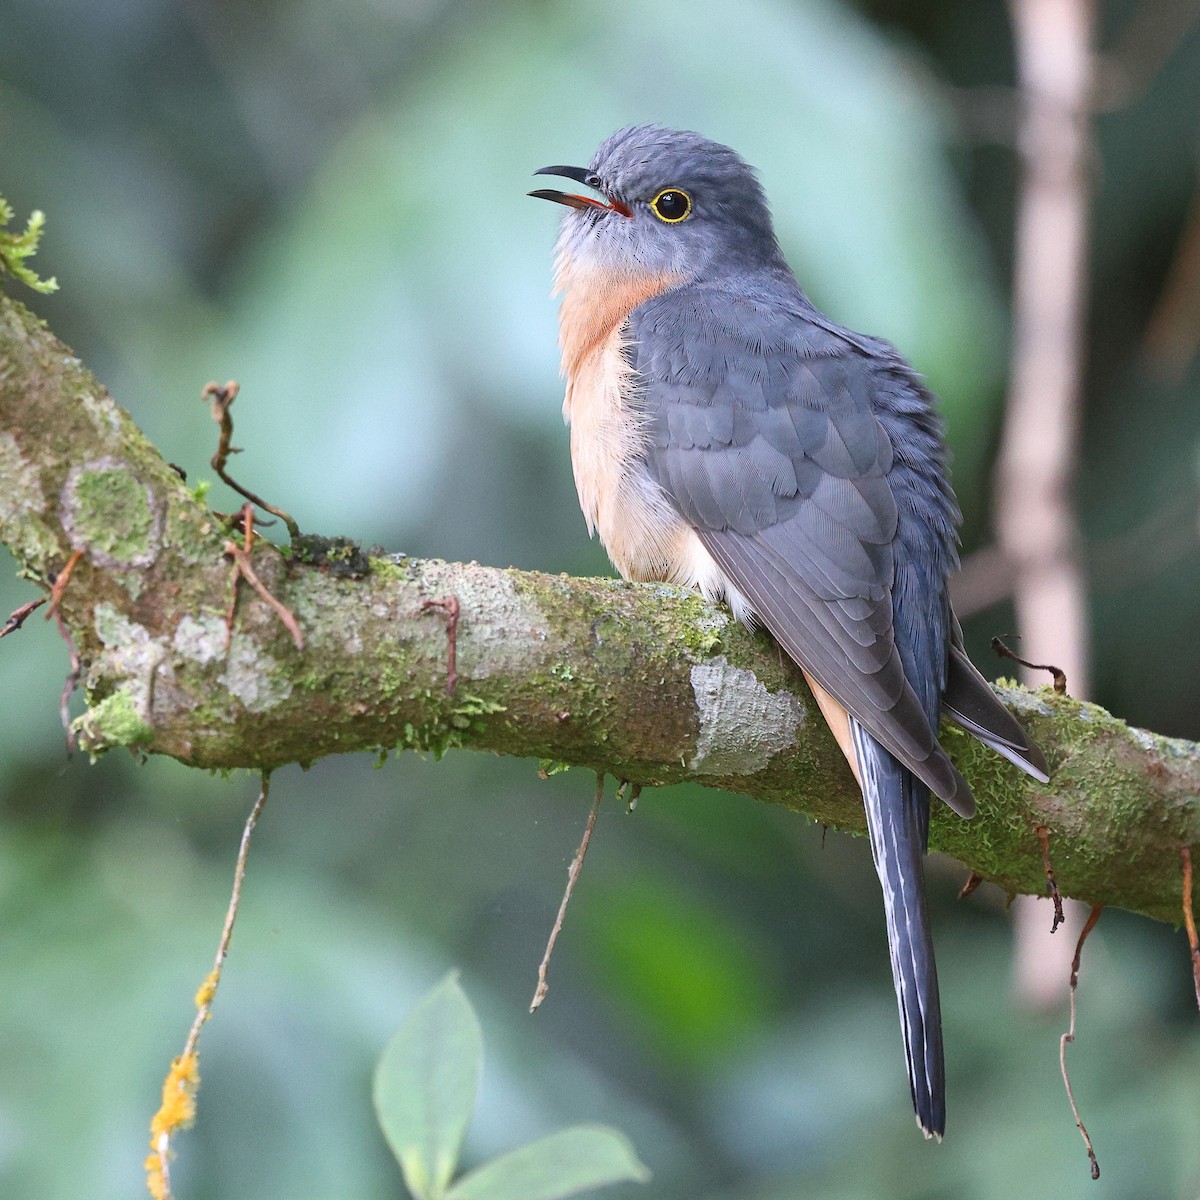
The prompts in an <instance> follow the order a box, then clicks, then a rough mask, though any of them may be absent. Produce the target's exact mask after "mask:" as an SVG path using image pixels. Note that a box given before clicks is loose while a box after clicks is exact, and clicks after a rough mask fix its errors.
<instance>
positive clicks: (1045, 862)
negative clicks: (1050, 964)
mask: <svg viewBox="0 0 1200 1200" xmlns="http://www.w3.org/2000/svg"><path fill="white" fill-rule="evenodd" d="M1036 832H1037V836H1038V841H1039V842H1041V843H1042V869H1043V870H1044V871H1045V872H1046V886H1047V887H1048V888H1049V889H1050V899H1051V900H1053V901H1054V920H1053V921H1052V922H1051V923H1050V932H1051V933H1057V932H1058V927H1059V926H1060V925H1061V924H1062V923H1063V921H1065V920H1066V918H1065V917H1064V916H1063V902H1062V893H1061V892H1060V891H1059V890H1058V881H1057V880H1056V879H1055V878H1054V868H1053V867H1052V866H1051V865H1050V831H1049V830H1048V829H1047V828H1046V827H1045V825H1039V826H1038V827H1037V830H1036Z"/></svg>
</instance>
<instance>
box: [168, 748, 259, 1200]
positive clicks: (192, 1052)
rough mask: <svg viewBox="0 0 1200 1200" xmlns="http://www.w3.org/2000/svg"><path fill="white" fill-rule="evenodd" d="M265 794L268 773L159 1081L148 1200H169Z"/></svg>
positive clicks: (193, 1107)
mask: <svg viewBox="0 0 1200 1200" xmlns="http://www.w3.org/2000/svg"><path fill="white" fill-rule="evenodd" d="M270 790H271V773H270V771H264V772H263V773H262V787H261V789H260V790H259V793H258V799H257V800H256V801H255V802H254V807H253V808H252V809H251V810H250V815H249V816H248V817H247V818H246V825H245V827H244V828H243V830H242V841H241V845H240V846H239V847H238V854H237V863H236V865H235V866H234V871H233V890H232V892H231V893H230V896H229V907H228V908H227V909H226V911H225V924H224V927H223V928H222V929H221V938H220V941H219V942H218V943H217V956H216V958H215V960H214V961H213V968H212V970H211V971H209V973H208V974H207V975H206V976H205V978H204V982H203V983H202V984H201V985H200V987H199V990H198V991H197V992H196V1016H195V1019H194V1020H193V1021H192V1027H191V1029H189V1030H188V1035H187V1040H186V1041H185V1042H184V1044H183V1053H182V1054H181V1055H180V1056H179V1057H178V1058H177V1059H175V1060H174V1061H173V1062H172V1063H171V1068H170V1070H169V1071H168V1072H167V1077H166V1079H165V1080H163V1098H162V1105H161V1106H160V1108H159V1110H158V1112H156V1113H155V1114H154V1117H153V1119H152V1120H151V1122H150V1154H149V1155H148V1156H147V1158H146V1162H145V1168H146V1187H147V1189H148V1190H149V1192H150V1195H151V1196H153V1197H154V1200H170V1197H171V1167H170V1162H171V1135H172V1134H173V1133H175V1132H176V1131H178V1130H180V1129H186V1128H188V1127H189V1126H190V1125H191V1124H192V1121H193V1120H194V1119H195V1116H196V1090H197V1088H198V1087H199V1086H200V1060H199V1056H198V1055H197V1053H196V1047H197V1045H198V1044H199V1041H200V1030H201V1029H202V1028H203V1027H204V1024H205V1022H206V1021H207V1020H208V1019H209V1017H210V1016H211V1015H212V1006H213V1000H214V999H215V997H216V994H217V987H218V985H219V984H220V982H221V971H222V970H223V968H224V966H225V959H226V957H227V956H228V954H229V943H230V940H231V939H232V938H233V923H234V921H236V920H237V914H238V908H239V906H240V905H241V901H242V884H243V882H244V881H245V878H246V859H247V857H248V855H249V853H250V838H251V836H252V835H253V833H254V828H255V826H256V825H257V824H258V818H259V817H260V816H262V811H263V809H264V808H265V807H266V803H267V796H268V794H269V793H270Z"/></svg>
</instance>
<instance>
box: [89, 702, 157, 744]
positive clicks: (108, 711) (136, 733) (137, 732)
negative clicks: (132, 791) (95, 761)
mask: <svg viewBox="0 0 1200 1200" xmlns="http://www.w3.org/2000/svg"><path fill="white" fill-rule="evenodd" d="M75 730H76V732H77V733H78V734H79V740H80V744H81V745H82V746H83V747H84V748H85V749H87V750H90V751H92V752H93V753H99V752H100V751H103V750H110V749H112V747H114V746H130V747H134V746H148V745H149V744H150V743H151V742H153V741H154V728H153V726H151V725H148V724H147V723H146V722H145V721H144V720H143V719H142V716H141V714H140V713H139V712H138V708H137V703H136V701H135V700H134V698H133V696H132V695H131V694H130V693H129V692H128V691H126V690H125V689H123V688H122V689H121V690H119V691H116V692H113V694H112V695H111V696H106V697H105V698H104V699H103V700H101V701H100V702H99V703H98V704H94V705H92V707H91V708H89V709H88V711H87V712H86V713H84V714H83V716H82V717H80V718H79V719H78V720H77V721H76V722H75Z"/></svg>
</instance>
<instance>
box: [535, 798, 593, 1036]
mask: <svg viewBox="0 0 1200 1200" xmlns="http://www.w3.org/2000/svg"><path fill="white" fill-rule="evenodd" d="M603 798H604V776H603V774H598V775H597V776H596V798H595V800H593V801H592V810H591V812H589V813H588V819H587V824H586V825H585V826H584V827H583V837H582V838H581V839H580V842H579V849H578V850H576V851H575V857H574V858H573V859H571V866H570V867H569V869H568V870H567V889H566V891H565V892H563V898H562V903H561V904H560V905H559V906H558V916H557V917H555V918H554V928H553V929H551V930H550V940H549V941H548V942H547V943H546V953H545V954H543V955H542V961H541V962H540V963H539V964H538V977H537V988H536V989H535V990H534V993H533V1000H532V1001H531V1002H530V1005H529V1011H530V1012H531V1013H533V1012H537V1010H538V1008H539V1007H540V1006H541V1003H542V1001H543V1000H545V998H546V993H547V992H548V991H549V990H550V985H549V984H548V983H547V982H546V973H547V972H548V971H549V970H550V956H551V955H552V954H553V953H554V944H555V942H557V941H558V935H559V932H560V930H561V929H562V926H563V919H564V918H565V917H566V915H567V905H568V904H569V903H570V901H571V893H572V892H574V890H575V881H576V880H577V879H578V878H579V872H580V871H581V870H583V860H584V857H585V856H586V854H587V850H588V843H589V842H590V841H591V840H592V830H593V829H595V828H596V815H597V814H598V813H599V812H600V801H601V800H602V799H603Z"/></svg>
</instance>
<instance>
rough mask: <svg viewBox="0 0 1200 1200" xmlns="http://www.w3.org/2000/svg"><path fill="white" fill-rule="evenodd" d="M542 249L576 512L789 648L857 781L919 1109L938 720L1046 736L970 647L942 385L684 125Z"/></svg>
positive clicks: (934, 1024) (957, 796) (658, 131)
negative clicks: (1009, 704) (811, 275)
mask: <svg viewBox="0 0 1200 1200" xmlns="http://www.w3.org/2000/svg"><path fill="white" fill-rule="evenodd" d="M534 174H536V175H550V176H556V177H559V178H563V179H568V180H571V181H573V182H574V183H576V184H579V185H582V187H583V188H585V189H587V190H586V192H579V191H570V192H564V191H559V190H556V189H552V188H540V189H538V190H535V191H531V192H530V193H529V195H531V196H533V197H536V198H538V199H543V200H550V201H553V202H555V203H557V204H560V205H564V206H565V207H566V208H567V209H568V211H567V212H565V213H564V214H563V215H562V222H561V226H560V229H559V233H558V238H557V241H556V243H555V252H554V285H555V292H556V294H558V295H560V296H561V304H560V309H559V346H560V350H561V356H562V373H563V377H564V379H565V382H566V394H565V398H564V401H563V414H564V417H565V419H566V421H567V423H568V425H569V426H570V443H571V462H572V467H573V472H574V477H575V484H576V490H577V492H578V495H579V502H580V506H581V508H582V510H583V515H584V518H585V521H586V524H587V528H588V532H589V533H590V534H592V535H595V534H597V533H598V534H599V536H600V539H601V541H602V542H603V544H604V547H605V549H606V551H607V552H608V556H609V558H610V559H611V561H612V563H613V565H614V566H615V567H616V569H617V571H618V572H619V573H620V574H621V576H622V577H623V578H625V579H628V580H638V581H645V582H659V583H661V582H666V583H673V584H678V585H682V586H686V587H693V588H698V589H699V590H700V591H701V592H702V593H703V594H704V595H705V596H706V597H708V598H709V599H711V600H714V601H724V602H725V603H726V604H727V605H728V606H729V607H730V608H731V609H732V611H733V614H734V616H735V617H736V618H737V619H739V620H741V621H742V622H744V623H745V624H747V625H749V626H751V627H756V626H761V627H763V628H765V629H766V630H767V631H768V632H769V633H770V634H771V635H772V636H773V637H774V639H775V640H776V642H777V643H778V644H779V646H780V647H781V648H782V649H783V650H784V651H785V652H786V654H787V655H788V656H789V657H790V658H791V659H792V660H793V661H794V662H795V663H796V664H797V665H798V666H799V668H800V670H801V671H802V672H803V674H804V677H805V679H806V680H807V681H808V684H809V686H810V687H811V689H812V692H813V696H814V698H815V700H816V703H817V705H818V707H819V709H820V711H821V713H822V715H823V717H824V718H825V720H826V721H827V723H828V724H829V726H830V728H831V730H832V731H833V734H834V737H835V738H836V740H837V742H838V745H839V746H840V747H841V750H842V752H843V754H844V755H845V757H846V760H847V762H848V763H849V765H850V769H851V770H852V772H853V773H854V776H855V779H856V780H857V782H858V784H859V786H860V788H861V790H862V794H863V802H864V806H865V809H866V817H867V827H868V833H869V837H870V845H871V854H872V858H873V860H874V864H875V868H876V872H877V874H878V876H879V881H880V884H881V887H882V891H883V900H884V912H885V916H886V923H887V935H888V946H889V952H890V957H891V968H892V978H893V982H894V984H895V988H896V997H897V1003H898V1007H899V1012H900V1024H901V1028H902V1032H903V1039H904V1051H905V1058H906V1063H907V1068H908V1078H909V1084H910V1088H911V1092H912V1101H913V1109H914V1112H915V1113H916V1117H917V1124H918V1125H919V1126H920V1128H921V1130H922V1131H923V1132H924V1134H925V1136H926V1137H927V1138H928V1137H936V1138H938V1139H939V1140H940V1139H941V1137H942V1135H943V1133H944V1132H945V1124H946V1096H945V1092H946V1085H945V1058H944V1051H943V1044H942V1028H941V1008H940V999H939V994H938V983H937V970H936V966H935V962H934V953H933V940H932V937H931V933H930V927H929V917H928V912H927V908H926V899H925V879H924V857H925V854H926V852H927V849H928V839H929V812H930V804H931V797H932V796H937V797H938V798H939V799H941V800H943V801H944V802H945V803H946V804H947V805H949V806H950V808H952V809H953V810H954V811H955V812H956V813H958V814H959V815H960V816H962V817H970V816H972V815H973V814H974V811H975V801H974V799H973V797H972V794H971V789H970V786H969V785H968V783H967V781H966V780H965V779H964V778H963V776H962V775H961V774H960V772H959V771H958V769H957V767H956V766H955V765H954V763H953V762H952V761H951V759H950V757H949V756H948V755H947V753H946V752H945V750H944V749H943V748H942V746H941V745H940V744H939V742H938V728H939V723H940V719H941V717H942V715H943V714H944V715H946V716H948V717H949V718H950V719H952V720H954V721H955V722H957V723H958V724H959V725H961V726H962V727H963V728H965V729H966V730H968V731H969V732H970V733H972V734H974V735H975V736H976V737H977V738H979V739H980V740H982V741H983V742H984V743H985V744H986V745H988V746H990V747H992V748H993V749H994V750H996V751H997V752H999V753H1000V754H1001V755H1002V756H1004V757H1005V758H1007V759H1008V760H1009V761H1011V762H1012V763H1014V764H1016V766H1018V767H1020V768H1021V769H1023V770H1024V771H1026V772H1027V773H1028V774H1030V775H1032V776H1033V777H1034V778H1035V779H1037V780H1039V781H1041V782H1047V781H1048V767H1047V764H1046V760H1045V758H1044V756H1043V755H1042V753H1041V751H1040V750H1039V749H1038V748H1037V746H1036V745H1034V744H1033V743H1032V742H1031V741H1030V739H1029V738H1028V737H1027V735H1026V734H1025V731H1024V729H1023V728H1022V727H1021V725H1020V724H1018V722H1017V721H1016V719H1015V718H1014V717H1013V716H1012V715H1011V714H1010V713H1009V712H1008V710H1007V709H1006V708H1004V706H1003V705H1002V704H1001V703H1000V701H999V700H998V698H997V697H996V695H995V693H994V692H993V691H992V689H991V688H990V686H989V685H988V684H987V682H986V681H985V680H984V678H983V676H982V675H981V674H980V673H979V672H978V670H976V668H975V667H974V665H973V664H972V663H971V661H970V659H969V658H968V657H967V654H966V651H965V650H964V648H963V635H962V629H961V627H960V625H959V622H958V620H957V618H956V617H955V615H954V612H953V609H952V608H951V604H950V598H949V592H948V584H947V580H948V578H949V576H950V575H951V573H952V572H953V571H955V570H956V569H957V566H958V532H957V531H958V524H959V521H960V514H959V510H958V506H957V502H956V500H955V497H954V492H953V489H952V486H951V482H950V469H949V454H948V451H947V448H946V443H945V436H944V428H943V422H942V420H941V417H940V416H939V414H938V411H937V406H936V400H935V398H934V396H933V395H932V394H931V393H930V391H929V390H928V389H927V388H926V386H925V384H924V383H923V381H922V378H921V376H920V375H919V374H918V373H917V372H916V371H915V370H914V369H913V368H912V367H911V366H910V365H909V364H908V362H907V361H906V360H905V359H904V358H903V357H902V356H901V355H900V353H899V352H898V351H897V350H896V349H895V348H894V347H893V346H891V345H890V344H889V343H887V342H885V341H882V340H880V339H878V338H875V337H869V336H866V335H864V334H861V333H856V332H854V331H852V330H850V329H848V328H845V327H843V326H841V325H839V324H838V323H837V322H835V321H834V320H832V319H831V318H830V317H828V316H826V315H825V314H824V313H822V312H821V311H819V310H818V309H817V308H816V307H815V306H814V305H813V304H812V303H811V302H810V300H809V299H808V297H807V296H806V295H805V293H804V291H803V290H802V289H801V287H800V284H799V283H798V282H797V280H796V277H795V276H794V275H793V273H792V271H791V269H790V268H789V266H788V264H787V262H786V261H785V259H784V256H783V253H782V251H781V249H780V246H779V242H778V240H777V238H776V235H775V230H774V226H773V223H772V218H771V214H770V210H769V208H768V205H767V201H766V197H765V195H764V192H763V189H762V186H761V184H760V183H759V180H758V177H757V175H756V173H755V171H754V170H753V169H752V168H751V167H750V166H749V165H748V164H747V163H746V162H745V161H744V160H743V159H742V158H741V157H740V156H739V155H738V154H737V153H736V152H735V151H733V150H732V149H730V148H729V147H728V146H725V145H722V144H720V143H717V142H714V141H710V140H709V139H707V138H705V137H703V136H701V135H700V134H698V133H693V132H691V131H687V130H677V129H670V128H667V127H665V126H662V125H657V124H642V125H631V126H628V127H626V128H624V129H621V130H618V131H617V132H616V133H614V134H612V135H611V136H610V137H609V138H607V139H606V140H605V141H604V142H603V143H601V145H600V147H599V149H597V151H596V153H595V154H594V155H593V157H592V159H591V162H590V163H589V165H588V166H586V167H572V166H561V165H560V166H549V167H542V168H540V169H539V170H537V171H535V172H534Z"/></svg>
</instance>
